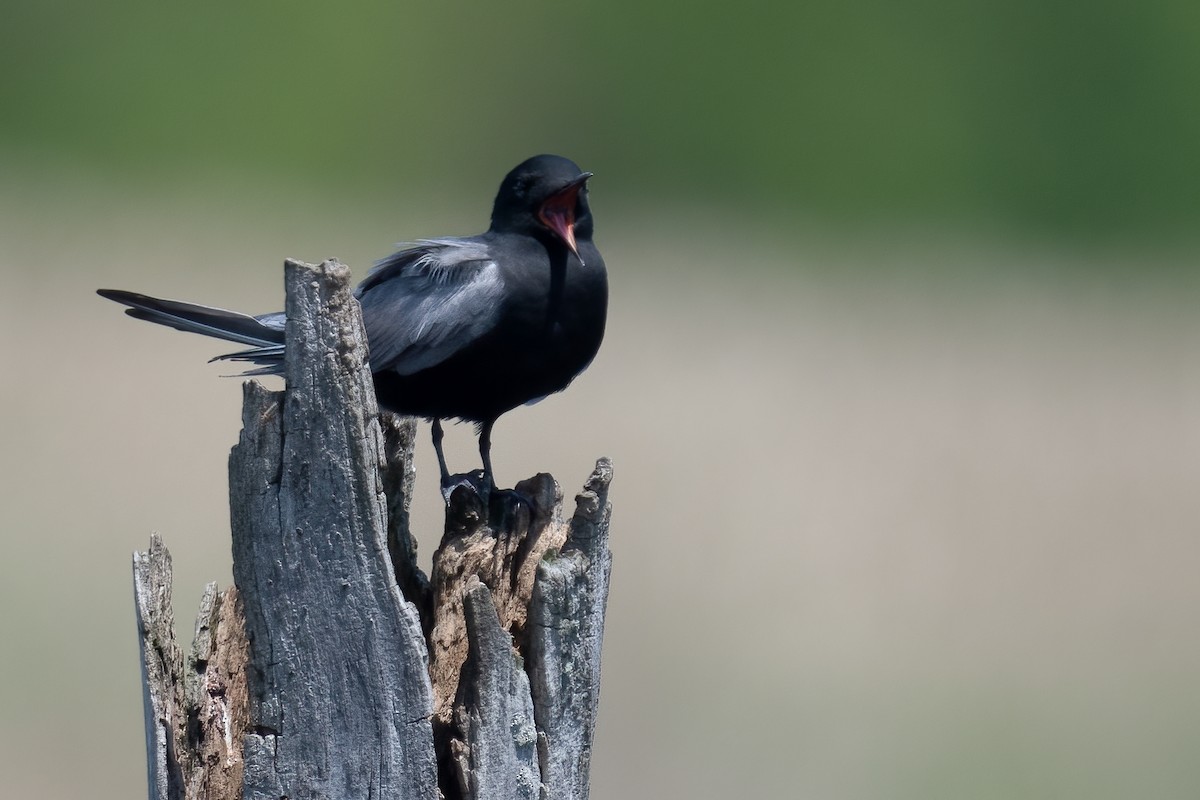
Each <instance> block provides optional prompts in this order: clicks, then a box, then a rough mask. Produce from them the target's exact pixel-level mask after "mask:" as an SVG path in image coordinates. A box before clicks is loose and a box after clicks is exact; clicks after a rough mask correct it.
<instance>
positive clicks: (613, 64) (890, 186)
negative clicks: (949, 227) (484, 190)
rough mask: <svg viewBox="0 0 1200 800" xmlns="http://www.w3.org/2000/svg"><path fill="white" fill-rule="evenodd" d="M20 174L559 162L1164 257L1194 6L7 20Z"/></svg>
mask: <svg viewBox="0 0 1200 800" xmlns="http://www.w3.org/2000/svg"><path fill="white" fill-rule="evenodd" d="M3 16H4V23H3V24H2V25H0V110H2V113H0V158H14V157H16V155H15V154H29V153H34V154H38V153H42V154H52V155H53V156H54V157H70V158H77V159H80V160H81V161H83V162H84V163H87V162H102V163H104V164H107V165H116V166H119V167H120V168H121V169H124V170H128V171H130V172H131V173H135V174H136V173H157V172H163V171H172V170H179V169H201V170H202V169H204V168H205V166H206V165H209V164H213V163H218V164H222V165H230V166H232V167H233V168H235V169H249V170H259V171H263V172H264V173H265V174H267V175H270V174H291V175H302V176H312V177H315V178H318V179H327V180H336V181H338V182H339V185H342V186H350V187H357V188H362V189H364V190H376V189H379V188H382V187H386V186H395V185H397V184H398V183H400V182H404V181H413V180H416V181H421V182H426V181H429V180H431V179H433V178H434V177H435V176H436V178H437V179H438V180H445V181H447V189H448V190H451V191H453V190H454V189H455V188H456V183H457V182H461V181H463V180H464V178H466V176H468V175H472V174H474V173H476V172H480V171H482V172H483V173H485V174H486V175H487V176H488V179H487V182H488V183H491V182H494V174H495V173H496V172H497V171H498V170H500V169H502V167H498V166H497V162H498V161H500V162H502V163H504V164H505V165H507V163H508V162H510V161H513V162H515V160H516V159H519V158H521V157H523V156H525V155H528V154H529V153H531V152H533V151H537V150H554V151H562V152H566V153H569V154H571V155H573V156H575V157H576V158H577V159H579V160H581V161H586V163H587V164H588V165H589V167H590V168H592V169H595V170H596V171H597V172H600V171H603V172H604V176H605V180H606V182H608V185H609V186H610V187H620V188H623V189H625V190H626V191H627V192H628V193H630V194H638V193H641V194H644V195H647V196H651V197H653V196H659V195H663V194H668V195H669V194H670V193H672V192H675V193H677V194H679V195H684V194H687V195H696V194H697V193H698V194H699V195H700V196H704V197H719V198H725V199H727V200H728V201H729V202H730V203H734V204H737V205H739V206H740V207H742V208H746V209H749V210H750V211H751V212H752V213H778V214H780V215H781V216H787V215H789V214H796V213H799V214H804V215H808V216H815V217H817V218H829V219H839V218H840V219H854V220H859V219H877V220H881V221H884V222H889V223H890V222H895V221H899V222H907V221H916V222H918V223H921V222H928V221H937V222H939V223H946V222H950V223H954V222H956V221H959V222H962V223H964V224H967V225H980V224H982V225H996V226H1001V227H1009V228H1015V229H1017V230H1019V231H1025V232H1033V233H1037V234H1042V233H1050V234H1055V235H1066V236H1070V237H1080V238H1083V237H1086V238H1093V237H1095V236H1097V235H1099V234H1104V235H1106V236H1107V235H1110V234H1116V235H1118V236H1121V237H1129V238H1133V239H1136V240H1142V241H1150V240H1155V239H1158V238H1160V237H1162V236H1163V235H1164V234H1165V235H1168V236H1172V235H1177V234H1183V235H1186V234H1187V233H1188V226H1189V225H1190V224H1191V221H1192V220H1194V219H1195V218H1196V215H1197V214H1198V213H1200V190H1198V189H1197V187H1198V186H1200V158H1198V157H1197V155H1196V142H1198V141H1200V93H1198V92H1197V91H1196V78H1197V76H1198V75H1200V5H1197V4H1196V3H1195V2H1191V1H1190V0H1152V1H1151V2H1144V3H1116V2H1104V1H1102V2H1086V3H1085V2H1071V1H1068V2H1057V3H1042V2H1036V0H1013V1H1010V2H995V1H993V2H969V1H968V2H953V3H952V2H945V1H944V0H942V1H941V2H937V1H933V0H913V1H911V2H905V3H891V2H886V0H857V1H856V2H851V3H843V2H831V1H830V0H823V1H822V2H810V3H793V4H788V3H764V2H753V1H752V2H741V3H709V4H653V3H650V4H647V3H630V2H606V3H486V4H484V3H478V4H477V3H456V2H449V3H436V4H435V3H395V2H385V1H384V0H367V1H365V2H359V3H350V4H337V3H327V2H323V3H314V2H278V1H277V0H273V1H271V2H255V3H231V2H214V3H201V4H195V3H190V4H185V3H162V2H124V3H117V4H114V3H88V2H80V1H79V0H65V1H64V2H34V1H33V0H16V1H14V0H8V2H6V3H5V8H4V12H3Z"/></svg>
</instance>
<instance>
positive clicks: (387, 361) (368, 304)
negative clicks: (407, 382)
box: [356, 239, 504, 375]
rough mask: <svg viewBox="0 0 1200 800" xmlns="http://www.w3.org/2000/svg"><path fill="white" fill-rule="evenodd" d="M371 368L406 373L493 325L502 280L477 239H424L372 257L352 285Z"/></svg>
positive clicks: (456, 349)
mask: <svg viewBox="0 0 1200 800" xmlns="http://www.w3.org/2000/svg"><path fill="white" fill-rule="evenodd" d="M356 294H357V295H358V300H359V303H361V304H362V310H363V321H364V323H365V324H366V328H367V336H368V338H369V339H370V342H371V369H372V370H374V371H376V372H380V371H382V370H387V369H390V370H394V371H396V372H398V373H400V374H401V375H412V374H413V373H416V372H420V371H421V370H423V369H428V368H429V367H432V366H434V365H436V364H439V363H441V362H442V361H445V360H446V359H448V358H450V357H451V356H453V355H454V354H455V353H457V352H459V351H460V350H462V349H463V348H465V347H467V346H468V345H470V344H471V343H472V342H474V341H475V340H477V339H478V338H480V337H481V336H484V335H486V334H487V333H488V332H489V331H490V330H491V329H492V328H493V327H494V326H495V324H496V321H497V319H498V318H499V314H500V301H501V299H502V297H503V294H504V281H503V278H502V277H501V275H500V268H499V266H497V264H496V263H495V262H494V261H493V260H492V259H491V254H490V252H489V251H488V248H487V245H486V243H484V242H481V241H479V240H477V239H427V240H422V241H420V242H417V243H416V245H415V246H414V247H412V248H409V249H407V250H402V251H400V252H398V253H396V254H395V255H392V256H390V257H389V258H387V259H384V260H383V261H381V262H379V264H377V265H376V267H375V269H373V270H372V271H371V273H370V274H369V275H368V276H367V279H366V280H364V281H363V283H362V284H361V285H360V286H359V288H358V291H357V292H356Z"/></svg>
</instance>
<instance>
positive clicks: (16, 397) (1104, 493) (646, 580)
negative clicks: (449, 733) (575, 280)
mask: <svg viewBox="0 0 1200 800" xmlns="http://www.w3.org/2000/svg"><path fill="white" fill-rule="evenodd" d="M3 10H4V17H5V19H6V22H5V24H4V26H3V27H2V29H0V275H2V277H3V288H2V289H0V414H3V419H4V420H5V421H6V424H5V425H4V431H5V433H4V440H3V441H4V445H3V448H2V449H0V487H2V490H0V492H2V494H0V546H2V548H3V556H2V557H0V792H2V793H3V794H4V795H5V796H6V797H39V798H74V797H81V796H87V797H93V798H100V799H101V800H103V798H128V797H137V796H141V795H142V793H143V792H144V791H145V778H144V759H145V754H144V744H143V739H142V711H141V693H140V684H139V674H138V666H137V664H138V661H137V650H136V641H135V635H134V634H135V631H134V613H133V605H132V597H131V589H130V566H129V555H130V552H131V551H132V550H133V549H135V548H143V547H145V545H146V543H147V541H148V537H149V534H150V532H151V531H152V530H158V531H161V532H162V533H163V535H164V537H165V539H166V541H167V544H168V546H169V547H170V548H171V551H172V553H173V555H174V557H175V566H176V615H177V618H178V621H179V624H180V627H181V628H182V629H183V630H184V631H187V632H189V635H190V627H191V623H192V619H193V615H194V611H195V605H196V603H197V601H198V600H199V596H200V591H201V588H202V587H203V585H204V583H205V582H206V581H208V580H214V579H215V580H217V581H219V582H220V583H221V584H222V585H226V584H228V582H229V571H230V569H229V543H228V537H229V533H228V520H227V507H226V497H225V493H226V487H225V460H226V457H227V454H228V450H229V447H230V446H231V445H232V444H233V442H234V441H235V440H236V437H237V433H238V427H239V404H240V392H239V388H238V381H236V380H228V379H222V378H221V377H219V376H220V375H221V374H222V372H223V371H226V370H223V368H222V367H219V366H212V365H206V364H205V360H206V359H207V358H209V357H211V356H213V355H216V354H217V353H220V352H222V349H221V347H222V346H221V345H220V344H219V343H215V342H210V341H206V340H203V339H200V338H197V337H188V336H184V335H182V334H179V333H176V332H173V331H169V330H165V329H160V328H154V327H152V326H149V325H145V324H142V323H136V322H134V321H131V320H128V319H126V318H125V317H123V316H122V315H121V313H120V309H119V308H118V307H116V306H115V305H112V304H110V303H106V302H105V301H103V300H101V299H100V298H98V297H96V296H95V295H94V294H93V291H94V289H96V288H98V287H101V286H105V287H113V288H128V289H134V290H139V291H145V292H148V293H152V294H157V295H160V296H166V297H177V298H185V299H191V300H196V301H200V302H211V303H213V304H216V305H221V306H225V307H230V308H237V309H240V310H245V311H249V312H262V311H268V310H274V309H276V308H277V307H278V306H279V303H280V302H281V295H282V289H281V284H282V281H281V270H280V266H281V264H282V261H283V258H284V257H285V256H292V257H297V258H304V259H306V260H319V259H321V258H324V257H327V256H336V257H338V258H340V259H341V260H343V261H345V262H346V263H349V264H350V265H352V267H353V268H354V269H355V272H356V273H358V274H363V273H364V272H365V271H366V269H367V268H368V267H369V265H370V263H371V262H372V261H373V260H374V259H376V258H379V257H381V256H383V255H386V254H387V253H388V252H389V251H390V248H391V246H392V243H393V242H396V241H399V240H404V239H412V238H416V237H419V236H427V235H437V234H464V233H474V232H476V231H478V230H480V229H481V228H482V227H483V226H484V225H485V224H486V221H487V215H488V212H489V210H490V206H491V200H492V196H493V194H494V192H495V189H496V187H497V185H498V183H499V180H500V178H501V177H502V176H503V174H504V173H505V172H506V171H507V170H508V169H509V168H510V167H511V166H513V165H514V164H516V163H517V162H518V161H519V160H521V159H522V158H524V157H526V156H528V155H531V154H533V153H536V152H542V151H551V152H560V153H562V154H564V155H568V156H570V157H572V158H574V159H575V160H577V161H578V162H579V163H580V164H581V165H582V166H583V167H584V168H585V169H589V170H592V171H594V172H595V173H596V178H595V179H594V180H593V182H592V202H593V207H594V210H595V214H596V218H597V240H598V242H599V244H600V246H601V248H602V251H603V252H604V254H605V257H606V260H607V262H608V264H609V269H610V274H611V280H612V292H613V297H612V313H611V318H610V328H609V331H610V332H609V335H608V338H607V341H606V343H605V346H604V348H603V350H602V351H601V354H600V356H599V357H598V358H597V360H596V362H595V364H594V365H593V366H592V368H591V369H590V370H589V371H588V372H587V373H585V374H584V375H583V376H582V377H580V378H579V379H578V380H577V381H576V382H575V383H574V384H573V385H572V386H571V387H570V389H569V390H568V391H567V392H565V393H563V394H561V395H558V396H555V397H553V398H550V399H548V400H546V401H545V402H543V403H541V404H540V405H538V406H535V407H533V408H527V409H520V410H518V411H515V412H513V413H512V414H510V415H507V416H506V417H505V418H504V419H503V420H502V421H501V422H500V424H499V425H498V426H497V429H496V432H495V437H494V441H495V446H494V460H495V464H496V469H497V473H498V479H499V480H500V481H501V482H502V483H505V484H509V485H511V484H512V483H515V482H516V480H518V479H519V478H521V477H524V476H527V475H530V474H532V473H534V472H537V471H543V470H545V471H550V472H552V473H553V474H554V475H555V476H556V477H557V478H558V479H559V480H560V482H561V483H563V485H564V490H565V491H566V493H567V494H568V495H570V494H571V493H572V492H573V491H575V490H576V489H577V488H578V487H579V486H580V485H581V483H582V481H583V480H584V479H585V478H586V476H587V474H588V472H589V471H590V469H591V465H592V462H593V460H594V459H595V457H597V456H599V455H602V454H603V455H610V456H612V458H613V459H614V462H615V465H616V482H615V484H614V489H613V501H614V505H615V511H614V527H613V531H614V539H613V543H612V544H613V550H614V555H615V567H614V570H615V571H614V578H613V585H612V595H611V598H610V603H609V615H608V630H607V638H606V642H605V661H604V670H605V672H604V696H603V703H602V711H601V720H600V728H599V731H598V736H597V743H596V753H595V757H594V762H593V764H594V778H593V796H594V797H596V798H598V799H599V798H624V797H664V796H666V797H676V796H678V797H690V798H700V799H703V798H728V797H742V796H771V797H797V798H848V799H858V798H863V799H864V800H865V799H867V798H872V799H873V798H888V799H891V798H930V797H946V798H951V797H952V798H962V797H970V798H1022V799H1024V798H1056V799H1058V798H1068V797H1087V798H1114V799H1115V798H1128V797H1154V798H1192V797H1195V796H1197V794H1198V793H1200V761H1198V760H1197V759H1196V757H1195V749H1196V744H1197V742H1198V741H1200V722H1198V720H1200V688H1198V685H1197V681H1196V675H1197V670H1198V668H1200V639H1198V637H1197V634H1196V624H1195V620H1196V614H1195V608H1196V606H1197V604H1198V603H1200V582H1198V581H1197V580H1196V573H1197V571H1198V568H1200V537H1198V534H1200V494H1198V493H1197V491H1196V485H1197V480H1198V478H1200V422H1198V421H1197V420H1198V419H1200V417H1198V416H1197V412H1196V408H1197V405H1198V404H1200V364H1198V363H1197V357H1196V352H1197V346H1198V345H1200V318H1198V315H1197V313H1196V310H1195V309H1196V305H1197V301H1198V300H1200V283H1198V281H1197V271H1196V269H1195V266H1194V265H1195V263H1196V255H1197V254H1198V253H1200V247H1197V241H1196V237H1195V231H1194V229H1193V226H1194V220H1195V219H1196V218H1197V213H1198V212H1200V193H1197V192H1196V188H1195V187H1196V186H1197V185H1200V160H1198V159H1196V156H1195V142H1196V141H1200V104H1198V103H1197V102H1196V98H1195V92H1194V81H1195V76H1196V75H1197V74H1198V68H1200V46H1198V45H1200V12H1197V9H1196V7H1195V4H1192V3H1185V2H1182V0H1181V1H1180V2H1152V3H1149V4H1141V5H1138V6H1137V7H1136V8H1134V7H1132V6H1131V7H1129V8H1127V9H1126V8H1122V7H1118V6H1113V5H1100V6H1096V5H1094V4H1073V3H1067V4H1055V5H1054V6H1053V7H1046V6H1044V4H1040V3H1034V2H1016V3H1006V4H1003V5H1001V4H986V3H984V4H980V3H976V4H968V5H966V6H963V5H961V4H953V5H952V4H947V3H905V4H901V5H895V4H888V3H884V2H882V0H875V1H868V2H865V3H860V4H856V5H855V6H854V7H852V8H849V7H846V6H844V5H843V4H832V3H818V4H815V5H814V4H806V5H805V7H804V8H796V9H792V10H787V11H784V10H782V9H778V8H772V7H771V6H769V5H759V4H749V5H746V4H740V5H738V6H737V7H736V8H727V7H720V8H718V7H716V6H713V7H706V6H703V5H701V6H697V7H694V8H693V9H691V10H690V11H689V12H688V14H686V15H683V14H680V13H679V12H677V11H673V10H670V9H669V8H661V9H655V8H651V7H643V6H641V5H635V4H622V3H609V4H604V5H603V6H600V5H596V4H578V5H563V4H554V5H550V4H545V5H541V4H523V5H519V6H513V5H512V4H506V5H504V6H496V7H489V8H488V9H480V8H475V7H472V6H461V7H459V6H454V5H453V4H444V5H442V6H437V7H425V8H403V7H400V6H393V4H387V3H383V2H370V3H364V4H359V5H356V6H355V7H354V8H353V9H345V8H338V7H334V6H329V5H318V4H306V3H288V4H283V3H264V4H256V6H255V8H254V9H246V8H243V7H241V6H236V5H232V4H230V5H228V6H226V5H225V4H217V5H211V4H210V5H208V6H205V7H203V8H198V7H188V8H187V9H184V8H183V7H180V8H173V7H164V6H161V5H159V4H148V3H143V4H136V3H124V4H116V5H102V6H96V5H94V4H84V3H78V2H72V3H63V4H54V5H53V6H51V5H50V4H33V3H18V2H8V3H6V4H4V8H3ZM426 436H427V431H424V430H423V438H422V447H421V449H420V451H419V454H418V457H419V462H418V468H419V470H420V475H419V479H418V497H417V500H416V506H417V510H416V524H417V526H418V531H419V533H420V535H421V538H422V544H423V551H422V554H423V558H424V560H425V562H426V563H427V561H428V558H429V553H430V551H431V549H432V547H433V546H434V545H435V543H436V540H437V536H438V533H439V531H440V501H439V496H438V493H437V488H436V480H435V478H434V477H433V476H434V475H435V471H436V470H435V466H434V463H433V457H432V452H431V450H432V448H431V447H430V446H429V445H428V443H427V441H426V440H425V437H426ZM448 443H449V445H450V451H449V454H450V457H451V459H452V466H453V467H454V468H455V469H462V470H465V469H469V468H472V467H474V466H475V460H476V458H477V456H476V454H475V450H474V442H473V436H472V434H471V431H470V429H469V428H468V427H466V426H458V427H455V428H452V429H450V430H449V432H448Z"/></svg>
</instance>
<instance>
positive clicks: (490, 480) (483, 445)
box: [479, 419, 534, 513]
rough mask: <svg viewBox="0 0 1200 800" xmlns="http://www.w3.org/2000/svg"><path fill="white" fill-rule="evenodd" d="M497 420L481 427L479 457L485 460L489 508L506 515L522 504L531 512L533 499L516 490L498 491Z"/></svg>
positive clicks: (486, 491)
mask: <svg viewBox="0 0 1200 800" xmlns="http://www.w3.org/2000/svg"><path fill="white" fill-rule="evenodd" d="M495 422H496V420H494V419H493V420H488V421H487V422H484V423H481V424H480V426H479V455H480V457H481V458H482V459H483V491H484V492H485V495H484V496H485V497H486V498H487V502H488V505H489V507H491V508H492V509H493V510H495V509H497V508H499V509H501V510H502V511H504V513H510V512H511V511H512V510H513V509H515V508H518V507H519V506H521V505H522V504H524V505H525V507H526V508H527V509H529V510H530V511H531V512H532V510H533V507H534V502H533V498H531V497H529V496H527V495H525V494H524V493H523V492H518V491H517V490H516V489H497V488H496V479H495V477H494V476H493V475H492V425H494V424H495Z"/></svg>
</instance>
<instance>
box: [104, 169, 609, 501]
mask: <svg viewBox="0 0 1200 800" xmlns="http://www.w3.org/2000/svg"><path fill="white" fill-rule="evenodd" d="M590 177H591V173H588V172H582V171H580V169H579V167H577V166H576V165H575V164H574V163H573V162H571V161H570V160H568V159H565V158H562V157H560V156H551V155H542V156H535V157H534V158H531V159H529V160H527V161H525V162H523V163H521V164H519V165H518V166H517V167H516V168H515V169H513V170H512V171H511V172H510V173H508V175H507V176H506V177H505V178H504V181H503V183H501V185H500V191H499V192H498V193H497V195H496V201H495V204H494V206H493V209H492V224H491V227H490V228H489V229H488V230H487V232H485V233H482V234H479V235H478V236H468V237H454V238H444V239H425V240H420V241H418V242H416V243H415V244H414V245H413V246H411V247H407V248H405V249H402V250H400V251H399V252H397V253H395V254H393V255H391V256H389V257H388V258H385V259H383V260H382V261H380V262H378V263H377V264H376V265H375V268H374V269H372V270H371V272H370V273H369V274H368V275H367V277H366V279H365V280H363V282H362V283H361V284H359V286H358V288H357V289H356V290H355V296H356V297H357V298H358V300H359V303H360V304H361V305H362V311H363V322H364V323H365V325H366V331H367V339H368V342H369V345H370V363H371V370H372V373H373V375H374V379H375V393H376V395H377V397H378V399H379V404H380V405H381V406H383V407H384V408H387V409H391V410H392V411H396V412H399V413H401V414H411V415H415V416H422V417H428V418H430V419H432V420H433V425H434V427H433V436H434V444H435V447H436V448H437V453H438V462H439V464H440V466H441V470H442V482H443V486H444V487H445V486H448V485H449V483H450V476H449V473H448V470H447V469H446V465H445V459H444V458H443V456H442V450H441V425H440V422H439V420H441V419H450V418H456V419H462V420H468V421H471V422H475V423H478V425H479V429H480V437H479V450H480V455H481V457H482V459H483V479H484V486H485V487H486V488H488V489H490V488H492V487H493V485H494V484H493V482H492V468H491V459H490V434H491V429H492V425H493V424H494V423H495V421H496V419H497V418H498V417H499V416H500V415H501V414H503V413H504V412H506V411H508V410H510V409H512V408H515V407H517V406H519V405H521V404H524V403H532V402H536V401H537V400H539V399H541V398H543V397H545V396H546V395H549V394H553V393H554V392H558V391H561V390H562V389H565V388H566V387H567V385H568V384H569V383H570V382H571V381H572V379H574V377H575V376H576V375H578V374H579V373H580V372H582V371H583V369H584V368H585V367H587V365H588V364H589V363H591V361H592V358H593V357H594V356H595V355H596V351H597V350H598V349H599V347H600V341H601V339H602V338H603V336H604V322H605V316H606V312H607V306H608V283H607V277H606V273H605V269H604V260H603V259H602V258H601V257H600V252H599V251H598V250H597V249H596V246H595V244H593V242H592V213H591V209H590V208H589V207H588V197H587V180H588V178H590ZM99 293H100V294H101V295H102V296H104V297H107V298H109V299H111V300H115V301H117V302H119V303H123V304H125V305H127V306H130V308H129V309H128V310H127V311H126V313H127V314H129V315H130V316H132V317H136V318H137V319H144V320H148V321H150V322H156V323H159V324H161V325H168V326H170V327H173V328H177V329H179V330H184V331H190V332H193V333H202V334H205V335H208V336H215V337H217V338H221V339H227V340H230V341H234V342H239V343H242V344H246V345H250V349H248V350H243V351H240V352H237V353H231V354H229V355H225V356H220V357H219V358H221V359H226V360H235V361H245V362H249V363H251V364H255V365H257V366H256V368H254V369H251V370H249V371H248V372H247V373H246V374H250V375H254V374H278V373H281V372H282V370H283V327H284V315H283V314H282V313H275V314H265V315H262V316H258V317H251V316H248V315H244V314H238V313H235V312H231V311H224V310H222V309H216V308H209V307H206V306H199V305H193V304H191V303H181V302H178V301H174V300H159V299H157V298H153V297H147V296H145V295H140V294H134V293H132V292H123V291H117V290H111V289H101V290H100V292H99Z"/></svg>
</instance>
